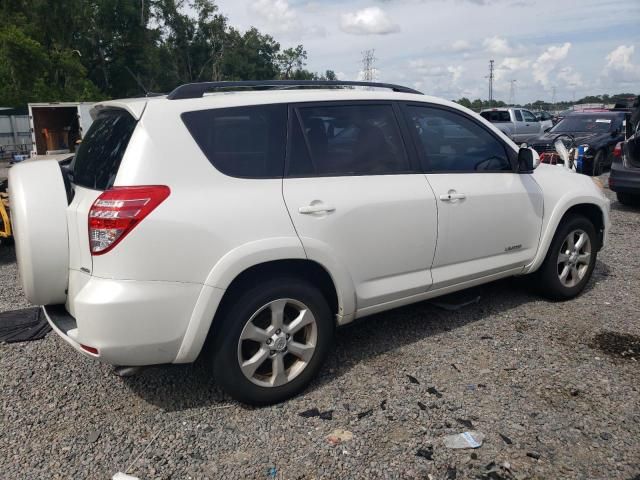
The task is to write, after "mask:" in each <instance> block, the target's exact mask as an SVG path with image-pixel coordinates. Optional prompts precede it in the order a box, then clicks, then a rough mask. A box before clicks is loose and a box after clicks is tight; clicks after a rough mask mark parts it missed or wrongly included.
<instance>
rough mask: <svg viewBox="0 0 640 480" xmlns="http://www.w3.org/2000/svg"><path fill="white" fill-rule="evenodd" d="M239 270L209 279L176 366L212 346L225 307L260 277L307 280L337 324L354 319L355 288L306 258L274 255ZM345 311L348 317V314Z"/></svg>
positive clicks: (196, 307)
mask: <svg viewBox="0 0 640 480" xmlns="http://www.w3.org/2000/svg"><path fill="white" fill-rule="evenodd" d="M272 253H273V252H272ZM290 253H291V252H290ZM245 258H246V257H245ZM219 263H220V262H219ZM236 267H238V265H237V264H234V267H233V274H231V273H230V272H229V271H228V269H226V268H225V269H223V270H222V271H221V272H222V273H221V274H220V275H216V276H215V277H214V276H212V275H210V276H209V279H208V282H215V283H213V284H212V283H208V284H205V285H204V286H203V289H202V292H201V294H200V297H199V298H198V301H197V303H196V306H195V308H194V312H193V314H192V317H191V320H190V322H189V326H188V327H187V331H186V332H185V335H184V338H183V341H182V345H181V347H180V350H179V352H178V354H177V356H176V358H175V360H174V363H188V362H192V361H194V360H195V359H196V358H197V356H198V355H199V354H200V353H201V351H202V350H203V349H204V347H205V346H207V345H208V344H210V341H209V340H210V339H211V338H212V335H214V334H215V332H216V325H219V323H220V318H221V317H222V315H224V310H225V306H226V305H228V303H229V302H231V301H233V299H234V297H235V295H236V294H237V292H238V291H241V290H242V289H243V288H245V287H246V286H247V285H251V284H255V282H259V281H260V279H261V278H272V277H274V276H279V275H280V276H296V277H298V278H302V279H305V280H308V281H310V282H311V283H312V284H313V285H315V286H317V287H318V288H319V290H320V291H321V292H322V294H323V296H324V297H325V298H326V299H327V303H328V305H329V308H330V309H331V312H332V313H333V314H334V315H335V317H336V322H337V323H338V324H342V323H346V322H347V321H350V320H351V319H352V317H353V313H352V312H353V310H354V309H355V292H354V291H353V286H349V285H346V284H345V281H344V278H342V279H338V278H336V277H337V275H336V274H335V272H333V271H331V270H330V269H329V268H327V267H326V266H325V265H323V264H321V263H320V262H317V261H315V260H310V259H308V258H306V256H301V257H297V258H296V257H293V258H292V257H280V258H278V257H275V258H274V255H273V254H272V259H269V260H263V261H257V262H255V263H250V264H244V265H243V268H242V269H240V268H237V269H236ZM230 268H231V267H230ZM214 270H215V268H214ZM212 273H213V271H212ZM219 273H220V272H219ZM339 274H340V272H338V275H339ZM216 280H217V281H216ZM214 285H215V286H214ZM345 312H348V314H346V315H345Z"/></svg>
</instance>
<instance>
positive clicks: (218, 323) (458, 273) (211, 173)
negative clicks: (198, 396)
mask: <svg viewBox="0 0 640 480" xmlns="http://www.w3.org/2000/svg"><path fill="white" fill-rule="evenodd" d="M362 83H363V82H312V83H308V82H307V83H305V82H293V83H292V82H276V81H274V82H239V83H229V82H227V83H204V84H190V85H184V86H182V87H178V88H177V89H176V90H174V91H173V92H172V93H171V94H169V95H168V96H164V97H158V98H141V99H129V100H114V101H107V102H103V103H99V104H97V105H95V108H94V109H93V116H94V118H95V120H94V123H93V125H92V127H91V129H90V130H89V132H88V133H87V134H86V137H85V138H84V140H83V142H82V144H81V145H80V148H79V149H78V152H77V154H76V156H75V158H74V160H73V161H72V163H71V164H70V165H68V166H63V167H60V166H59V165H58V163H56V162H55V161H47V160H44V161H43V160H37V161H35V160H34V161H27V162H25V163H23V164H21V165H17V166H15V167H13V168H12V169H11V171H10V176H9V189H10V195H11V207H12V218H13V222H14V227H15V236H16V247H17V257H18V264H19V269H20V276H21V279H22V284H23V287H24V291H25V294H26V296H27V298H28V299H29V300H30V301H31V302H32V303H35V304H38V305H44V307H43V308H44V311H45V313H46V315H47V318H48V319H49V322H50V323H51V326H52V327H53V328H54V329H55V331H56V332H57V333H58V334H59V335H60V336H61V337H62V338H63V339H64V340H65V341H66V342H67V343H69V344H70V345H72V346H73V347H74V348H75V349H76V350H78V351H79V352H81V353H83V354H84V355H87V356H89V357H93V358H96V359H98V360H101V361H103V362H107V363H110V364H114V365H120V366H141V365H151V364H162V363H185V362H193V361H194V360H195V359H196V358H197V357H198V356H199V355H201V354H202V355H206V361H207V362H209V363H210V364H211V365H212V367H213V373H214V375H215V377H216V379H217V381H218V383H219V384H220V385H221V386H222V387H223V388H224V389H225V390H226V391H227V392H228V393H229V394H230V395H232V396H233V397H234V398H236V399H238V400H240V401H243V402H248V403H253V404H268V403H273V402H278V401H282V400H283V399H286V398H287V397H290V396H292V395H294V394H296V393H298V392H300V391H301V390H302V389H303V388H304V387H305V386H306V385H307V384H308V383H309V381H310V380H311V379H312V378H313V376H314V375H315V374H316V372H317V371H318V369H319V368H320V366H321V364H322V362H323V360H324V359H325V357H326V355H327V352H328V350H329V348H330V345H331V341H332V337H333V335H334V331H335V330H336V327H337V326H340V325H344V324H346V323H349V322H351V321H353V320H354V319H356V318H360V317H365V316H367V315H371V314H373V313H376V312H381V311H384V310H388V309H391V308H395V307H398V306H401V305H406V304H409V303H413V302H419V301H422V300H425V299H428V298H432V297H436V296H438V295H443V294H446V293H450V292H453V291H455V290H460V289H464V288H467V287H470V286H473V285H477V284H480V283H484V282H490V281H492V280H496V279H498V278H502V277H508V276H513V275H525V274H532V273H535V275H536V276H537V278H536V282H535V283H536V284H537V285H538V286H539V287H540V289H541V290H542V291H543V292H544V293H545V294H546V296H548V297H551V298H554V299H568V298H571V297H574V296H576V295H578V294H579V293H580V292H581V291H582V289H583V288H584V286H585V284H586V283H587V282H588V280H589V278H590V276H591V273H592V270H593V268H594V264H595V261H596V254H597V252H598V250H600V249H601V248H602V246H603V245H604V244H605V241H606V238H607V230H608V226H609V201H608V200H607V199H606V198H605V196H604V194H603V192H602V191H601V187H600V186H599V185H598V184H597V183H594V181H592V179H591V178H590V177H587V176H583V175H576V174H574V173H572V172H570V171H568V170H566V169H564V168H559V167H555V166H550V165H541V166H540V167H538V168H537V169H536V167H537V166H538V165H537V164H538V163H539V162H538V158H537V154H536V153H535V152H533V151H532V150H530V149H526V148H522V149H520V150H519V149H518V147H516V145H515V144H514V143H512V142H511V140H509V139H508V138H507V137H506V136H505V135H504V134H502V133H501V132H500V131H499V130H498V129H496V128H495V127H494V126H493V125H492V124H491V123H489V122H487V121H486V120H484V119H483V118H482V117H480V116H479V115H477V114H474V113H473V112H471V111H469V110H467V109H465V108H463V107H461V106H459V105H456V104H454V103H451V102H447V101H443V100H440V99H436V98H432V97H428V96H424V95H421V94H419V92H415V91H413V90H410V89H407V88H404V87H399V86H390V85H382V84H376V85H374V84H371V85H369V84H367V85H369V86H378V87H380V86H382V87H386V88H389V90H388V91H384V90H380V89H378V90H373V89H371V88H369V89H366V90H358V89H354V88H341V87H343V86H345V85H347V86H348V87H352V86H353V85H361V84H362ZM247 86H249V87H254V89H253V90H249V89H247V88H244V89H242V90H243V91H229V90H230V89H229V87H247ZM296 86H304V87H306V88H304V89H302V88H294V87H296ZM327 86H330V87H331V88H325V87H327ZM283 87H286V88H283ZM309 87H315V88H309ZM206 92H213V93H207V94H206V95H205V93H206ZM534 169H535V170H534ZM205 346H207V347H208V348H206V349H205V348H204V347H205Z"/></svg>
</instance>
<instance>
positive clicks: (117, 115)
mask: <svg viewBox="0 0 640 480" xmlns="http://www.w3.org/2000/svg"><path fill="white" fill-rule="evenodd" d="M135 128H136V120H135V119H134V118H133V117H132V116H131V115H129V114H128V113H127V112H125V111H124V110H115V109H113V110H104V111H102V112H100V113H99V114H98V116H97V117H96V119H95V120H94V121H93V123H92V124H91V128H89V131H88V132H87V134H86V135H85V136H84V139H83V140H82V143H80V147H79V148H78V151H77V153H76V155H75V157H74V159H73V161H72V162H71V171H72V173H73V182H74V183H75V184H76V185H80V186H81V187H86V188H91V189H94V190H107V189H108V188H111V187H112V186H113V182H114V180H115V178H116V174H117V173H118V168H119V167H120V162H121V161H122V157H123V155H124V152H125V150H126V149H127V145H128V144H129V139H131V135H132V134H133V130H134V129H135Z"/></svg>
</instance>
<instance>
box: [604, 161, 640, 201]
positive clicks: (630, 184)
mask: <svg viewBox="0 0 640 480" xmlns="http://www.w3.org/2000/svg"><path fill="white" fill-rule="evenodd" d="M609 188H610V189H611V190H613V191H614V192H621V193H631V194H640V168H630V167H626V166H625V165H624V164H623V163H622V162H613V164H612V165H611V173H610V175H609Z"/></svg>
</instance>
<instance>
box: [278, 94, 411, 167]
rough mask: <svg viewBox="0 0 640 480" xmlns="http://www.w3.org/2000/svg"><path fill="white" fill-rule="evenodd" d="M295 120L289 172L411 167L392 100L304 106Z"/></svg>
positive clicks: (297, 113)
mask: <svg viewBox="0 0 640 480" xmlns="http://www.w3.org/2000/svg"><path fill="white" fill-rule="evenodd" d="M292 123H293V128H292V132H291V134H292V138H291V144H290V145H291V152H290V155H289V157H290V159H289V167H288V176H340V175H387V174H394V173H403V172H409V171H410V167H409V160H408V158H407V154H406V151H405V149H404V144H403V142H402V138H401V136H400V129H399V127H398V123H397V121H396V117H395V114H394V112H393V108H392V106H391V105H334V106H332V105H327V106H313V107H300V108H298V109H297V111H296V115H295V117H294V118H293V122H292Z"/></svg>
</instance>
